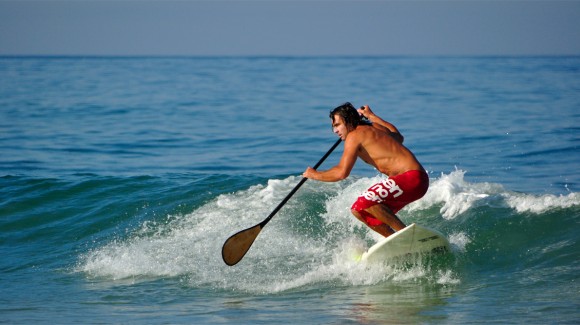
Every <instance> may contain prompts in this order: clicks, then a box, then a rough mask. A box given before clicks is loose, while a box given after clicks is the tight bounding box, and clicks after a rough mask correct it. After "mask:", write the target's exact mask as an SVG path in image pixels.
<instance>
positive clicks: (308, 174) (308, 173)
mask: <svg viewBox="0 0 580 325" xmlns="http://www.w3.org/2000/svg"><path fill="white" fill-rule="evenodd" d="M314 173H316V169H314V168H312V167H308V168H306V170H305V171H304V173H302V176H303V177H306V178H312V177H313V176H314Z"/></svg>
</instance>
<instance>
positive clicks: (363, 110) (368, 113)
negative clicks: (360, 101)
mask: <svg viewBox="0 0 580 325" xmlns="http://www.w3.org/2000/svg"><path fill="white" fill-rule="evenodd" d="M357 112H358V113H359V114H360V115H362V116H364V117H365V118H367V119H369V120H370V117H371V116H372V115H374V114H375V113H373V111H372V110H371V108H370V107H369V105H364V106H361V107H360V108H359V109H358V110H357Z"/></svg>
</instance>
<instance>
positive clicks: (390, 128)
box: [358, 105, 405, 143]
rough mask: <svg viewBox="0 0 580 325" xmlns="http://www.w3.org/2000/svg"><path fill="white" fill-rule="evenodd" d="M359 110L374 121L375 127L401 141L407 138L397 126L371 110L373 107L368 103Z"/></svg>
mask: <svg viewBox="0 0 580 325" xmlns="http://www.w3.org/2000/svg"><path fill="white" fill-rule="evenodd" d="M358 112H359V113H360V114H361V115H363V116H364V117H366V118H367V119H368V120H369V121H371V122H372V123H373V127H375V128H377V129H379V130H382V131H385V132H387V133H390V134H391V136H392V137H393V138H394V139H395V140H397V141H398V142H399V143H403V141H404V140H405V138H404V137H403V135H402V134H401V132H399V129H397V127H396V126H394V125H393V124H392V123H389V122H387V121H385V120H383V119H382V118H380V117H379V116H378V115H377V114H375V113H374V112H373V111H372V110H371V108H370V107H369V106H368V105H365V106H363V107H361V108H359V109H358Z"/></svg>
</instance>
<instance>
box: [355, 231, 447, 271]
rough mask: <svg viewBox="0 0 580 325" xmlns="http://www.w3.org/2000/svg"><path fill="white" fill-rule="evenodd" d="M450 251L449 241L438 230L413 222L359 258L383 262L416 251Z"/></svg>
mask: <svg viewBox="0 0 580 325" xmlns="http://www.w3.org/2000/svg"><path fill="white" fill-rule="evenodd" d="M445 251H450V247H449V241H448V240H447V238H445V236H443V235H442V234H441V233H440V232H438V231H436V230H433V229H429V228H427V227H423V226H420V225H417V224H415V223H413V224H411V225H409V226H407V227H405V228H404V229H403V230H401V231H397V232H396V233H394V234H393V235H391V236H389V237H387V238H385V239H382V240H381V241H379V242H378V243H376V244H375V245H374V246H372V247H371V248H369V249H368V251H366V252H365V253H363V255H362V258H361V260H362V261H369V262H384V261H385V260H387V259H389V258H394V257H400V256H405V255H408V254H416V253H423V254H425V253H435V252H445Z"/></svg>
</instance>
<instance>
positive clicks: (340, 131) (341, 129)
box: [332, 114, 349, 141]
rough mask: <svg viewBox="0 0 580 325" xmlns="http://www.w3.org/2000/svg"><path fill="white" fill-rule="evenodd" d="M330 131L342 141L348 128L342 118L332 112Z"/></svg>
mask: <svg viewBox="0 0 580 325" xmlns="http://www.w3.org/2000/svg"><path fill="white" fill-rule="evenodd" d="M332 132H334V133H336V134H337V135H338V137H339V138H340V139H341V140H342V141H344V140H345V139H346V136H347V135H348V132H349V130H348V128H347V127H346V124H345V123H344V119H343V118H342V116H340V115H338V114H334V116H333V120H332Z"/></svg>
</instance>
